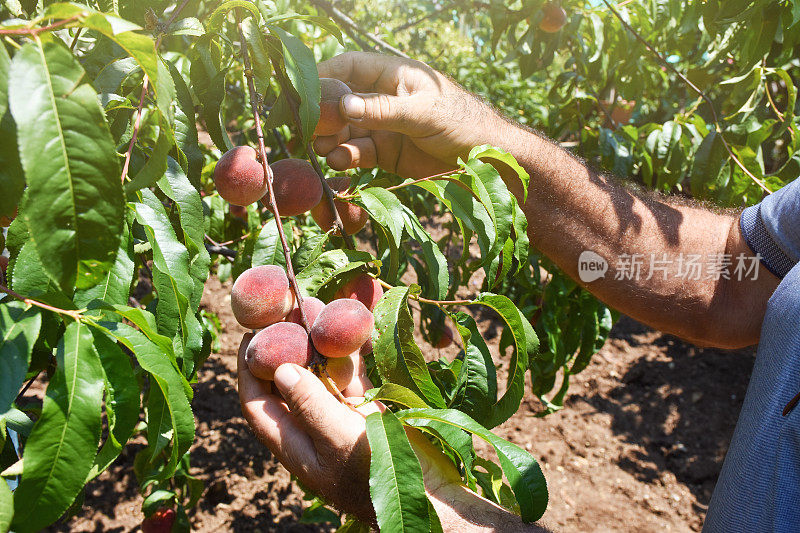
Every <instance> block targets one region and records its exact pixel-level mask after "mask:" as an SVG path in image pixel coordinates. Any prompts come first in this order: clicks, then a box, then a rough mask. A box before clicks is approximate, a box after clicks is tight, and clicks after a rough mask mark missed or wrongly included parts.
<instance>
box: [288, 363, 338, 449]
mask: <svg viewBox="0 0 800 533" xmlns="http://www.w3.org/2000/svg"><path fill="white" fill-rule="evenodd" d="M274 380H275V386H276V387H277V388H278V390H279V391H280V393H281V396H283V399H284V400H285V401H286V405H287V406H288V407H289V411H291V413H292V414H293V415H294V416H295V418H296V419H297V421H298V422H299V423H300V425H301V426H302V427H303V428H304V429H305V430H306V431H307V432H308V434H309V435H310V436H311V438H312V439H314V440H317V439H318V438H326V439H329V438H331V436H332V435H330V434H329V433H331V432H332V431H335V430H334V427H333V426H335V424H331V423H330V421H331V420H340V421H341V420H345V419H346V417H348V416H351V412H350V411H349V410H348V408H347V407H345V406H344V405H342V404H341V403H339V400H337V399H336V398H335V397H334V396H333V395H332V394H331V393H330V392H329V391H328V389H326V388H325V385H324V384H323V383H322V382H321V381H320V380H319V379H318V378H317V376H315V375H314V374H312V373H311V372H310V371H308V370H307V369H305V368H303V367H301V366H298V365H295V364H291V363H287V364H283V365H281V366H279V367H278V368H277V369H276V370H275V377H274ZM343 417H345V418H343Z"/></svg>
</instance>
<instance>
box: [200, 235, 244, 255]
mask: <svg viewBox="0 0 800 533" xmlns="http://www.w3.org/2000/svg"><path fill="white" fill-rule="evenodd" d="M206 237H208V236H206ZM206 250H207V251H208V253H210V254H217V255H221V256H223V257H227V258H228V259H235V258H236V255H237V253H236V250H231V249H230V248H226V247H225V246H222V245H219V244H208V243H206Z"/></svg>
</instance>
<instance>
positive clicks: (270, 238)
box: [253, 218, 294, 268]
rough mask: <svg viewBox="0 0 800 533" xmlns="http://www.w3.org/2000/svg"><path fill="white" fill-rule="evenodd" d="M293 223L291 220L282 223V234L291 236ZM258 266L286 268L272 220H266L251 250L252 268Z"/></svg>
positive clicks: (273, 220) (276, 227)
mask: <svg viewBox="0 0 800 533" xmlns="http://www.w3.org/2000/svg"><path fill="white" fill-rule="evenodd" d="M293 226H294V223H293V222H292V221H291V220H286V221H284V222H283V232H284V234H285V235H287V238H288V236H290V235H291V234H292V227H293ZM260 265H279V266H282V267H283V268H286V256H285V255H284V253H283V247H282V246H281V239H280V235H279V234H278V225H277V223H276V221H275V219H274V218H273V219H272V220H268V221H267V223H266V224H264V226H263V227H262V228H261V231H260V232H259V234H258V240H257V241H256V245H255V248H253V266H260Z"/></svg>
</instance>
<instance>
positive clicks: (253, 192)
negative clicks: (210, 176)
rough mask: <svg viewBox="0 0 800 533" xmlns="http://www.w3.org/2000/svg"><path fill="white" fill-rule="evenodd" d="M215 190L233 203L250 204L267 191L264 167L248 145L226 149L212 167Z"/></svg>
mask: <svg viewBox="0 0 800 533" xmlns="http://www.w3.org/2000/svg"><path fill="white" fill-rule="evenodd" d="M214 185H215V186H216V188H217V192H219V195H220V196H222V197H223V198H224V199H225V200H227V201H228V202H230V203H232V204H234V205H241V206H245V205H250V204H252V203H253V202H257V201H258V199H259V198H261V197H262V196H264V193H266V192H267V179H266V177H265V176H264V167H263V165H262V164H261V163H260V162H259V161H258V160H257V159H256V151H255V150H254V149H253V148H252V147H250V146H237V147H235V148H233V149H231V150H228V151H227V152H225V154H223V156H222V157H220V159H219V161H217V165H216V166H215V167H214Z"/></svg>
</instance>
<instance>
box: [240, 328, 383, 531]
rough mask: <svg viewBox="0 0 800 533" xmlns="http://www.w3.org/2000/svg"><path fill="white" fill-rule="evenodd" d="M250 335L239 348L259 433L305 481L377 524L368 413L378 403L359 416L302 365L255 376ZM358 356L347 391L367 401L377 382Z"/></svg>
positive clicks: (247, 413) (243, 395) (245, 398)
mask: <svg viewBox="0 0 800 533" xmlns="http://www.w3.org/2000/svg"><path fill="white" fill-rule="evenodd" d="M251 338H252V334H249V333H248V334H247V335H245V336H244V338H243V339H242V344H241V346H240V347H239V363H238V372H239V401H240V402H241V405H242V413H243V414H244V417H245V419H247V422H248V424H250V427H251V428H252V429H253V432H254V433H255V435H256V437H258V439H259V440H260V441H261V442H262V443H263V444H264V445H265V446H267V447H268V448H269V449H270V450H271V451H272V453H273V454H274V455H275V457H276V458H277V459H278V461H280V462H281V464H283V466H285V467H286V469H287V470H289V471H290V472H291V473H292V474H294V475H296V476H297V477H298V479H299V480H300V481H301V482H302V483H303V485H305V486H306V487H308V488H309V489H311V490H313V491H314V492H316V493H318V494H320V495H321V496H322V497H324V498H325V499H326V500H328V501H330V502H331V503H333V504H334V505H336V506H337V507H338V508H339V509H341V510H343V511H346V512H348V513H353V514H354V515H356V516H358V517H359V519H360V520H362V521H363V522H365V523H368V524H372V523H374V520H375V513H374V511H373V509H372V504H371V503H370V497H369V458H370V453H369V444H368V442H367V436H366V422H365V417H366V415H367V414H369V413H372V412H375V411H377V409H378V407H377V405H376V404H374V403H372V404H367V405H365V406H363V407H361V408H359V411H360V412H361V413H363V414H359V413H357V412H355V411H353V410H352V409H350V408H349V407H347V406H346V405H344V404H342V403H340V402H339V400H337V399H336V398H335V397H334V396H333V395H332V394H331V393H330V392H328V390H327V389H326V388H325V385H324V384H323V383H322V382H321V381H320V380H319V379H318V378H317V377H316V376H315V375H314V374H312V373H311V372H309V371H308V370H306V369H305V368H302V367H299V366H297V365H292V364H284V365H281V366H280V367H278V369H277V370H276V371H275V381H274V382H272V383H270V382H266V381H261V380H259V379H256V378H255V377H253V375H252V374H251V373H250V370H249V369H248V367H247V363H246V362H245V360H244V355H245V352H246V351H247V345H248V343H249V342H250V339H251ZM356 359H358V360H357V361H356V364H357V365H358V366H357V369H358V372H357V373H356V377H354V378H353V381H352V383H351V384H350V385H349V386H348V387H347V388H346V389H345V390H344V392H343V394H344V395H345V396H346V397H353V398H354V399H356V398H359V397H361V398H362V399H363V396H364V391H365V390H367V389H370V388H372V386H371V384H370V383H369V380H368V379H367V378H366V374H365V369H364V365H363V362H362V361H361V358H360V357H356ZM273 388H275V389H277V390H273ZM357 403H360V402H357Z"/></svg>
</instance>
